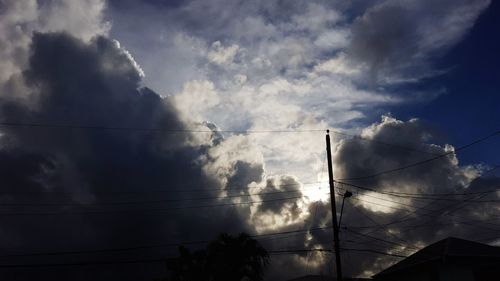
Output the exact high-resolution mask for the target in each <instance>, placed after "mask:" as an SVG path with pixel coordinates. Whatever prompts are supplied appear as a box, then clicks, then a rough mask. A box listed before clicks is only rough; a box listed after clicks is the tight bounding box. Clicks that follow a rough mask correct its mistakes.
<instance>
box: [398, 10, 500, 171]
mask: <svg viewBox="0 0 500 281" xmlns="http://www.w3.org/2000/svg"><path fill="white" fill-rule="evenodd" d="M499 13H500V4H499V3H498V2H495V1H493V2H492V3H491V5H490V6H489V8H488V9H487V10H486V11H485V12H484V13H483V14H482V15H481V16H480V17H479V18H478V20H477V21H476V23H475V25H474V27H472V29H471V30H470V31H469V32H468V34H467V35H466V36H465V37H464V38H463V40H461V41H460V42H458V43H457V45H455V46H454V47H452V48H451V49H450V50H449V51H447V52H446V53H444V54H443V56H442V57H439V58H436V60H435V61H434V64H435V65H436V66H437V67H439V68H444V69H450V70H449V71H447V73H445V74H443V75H439V76H437V77H433V78H431V79H425V80H424V81H422V82H420V83H418V84H417V85H415V87H421V88H424V89H425V88H433V87H444V88H445V89H446V93H445V94H442V95H440V96H438V97H437V98H436V99H434V100H432V101H430V102H424V103H417V104H411V105H409V106H405V107H401V108H398V107H395V108H393V109H391V111H392V112H393V113H394V115H395V116H398V117H399V118H402V119H408V118H413V117H417V118H421V119H423V120H425V121H426V122H428V123H430V124H432V126H436V127H437V128H438V129H439V130H440V131H442V132H443V133H444V134H445V136H444V137H445V139H446V141H448V142H450V143H453V144H457V145H460V144H466V143H468V142H470V141H472V140H473V139H474V138H475V137H476V136H481V135H485V134H488V133H490V132H494V131H496V130H498V124H500V114H498V109H499V107H498V105H499V104H500V95H499V93H498V89H500V72H498V71H496V68H497V67H498V65H499V64H500V56H498V50H500V38H498V36H495V35H494V34H495V32H497V30H499V28H500V21H499V18H498V15H499ZM498 144H499V142H498V139H493V140H491V141H489V142H487V143H485V144H483V145H480V146H477V147H473V148H470V149H468V150H467V151H466V152H463V153H462V154H461V156H463V158H461V160H462V161H464V162H465V163H474V162H485V163H488V164H491V165H495V164H498V163H499V162H500V158H499V156H498V153H496V151H498Z"/></svg>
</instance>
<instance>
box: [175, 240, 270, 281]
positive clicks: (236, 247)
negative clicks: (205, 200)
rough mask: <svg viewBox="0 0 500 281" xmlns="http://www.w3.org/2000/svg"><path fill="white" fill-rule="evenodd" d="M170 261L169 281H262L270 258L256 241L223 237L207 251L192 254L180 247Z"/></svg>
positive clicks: (210, 245)
mask: <svg viewBox="0 0 500 281" xmlns="http://www.w3.org/2000/svg"><path fill="white" fill-rule="evenodd" d="M179 254H180V255H179V257H177V258H175V259H172V260H169V261H168V262H167V269H168V270H169V272H170V277H169V278H167V279H166V280H169V281H202V280H203V281H241V280H248V281H261V280H263V276H264V270H265V268H266V267H267V265H268V264H269V255H268V253H267V251H266V249H264V248H263V247H262V246H261V245H260V244H259V243H258V242H257V241H256V240H255V239H252V238H251V237H250V236H248V235H247V234H244V233H241V234H239V235H237V236H231V235H229V234H221V235H220V236H219V237H218V238H217V239H216V240H215V241H213V242H211V243H210V244H209V245H208V247H207V249H206V250H199V251H196V252H193V253H191V252H190V251H189V250H188V249H186V248H185V247H183V246H181V247H180V248H179Z"/></svg>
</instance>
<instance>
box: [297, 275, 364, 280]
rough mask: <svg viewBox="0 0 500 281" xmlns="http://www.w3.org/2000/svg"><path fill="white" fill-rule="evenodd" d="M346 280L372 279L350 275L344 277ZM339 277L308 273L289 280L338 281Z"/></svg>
mask: <svg viewBox="0 0 500 281" xmlns="http://www.w3.org/2000/svg"><path fill="white" fill-rule="evenodd" d="M342 279H343V280H344V281H367V280H370V279H364V278H349V277H344V278H342ZM336 280H337V278H335V277H331V276H326V275H306V276H302V277H299V278H294V279H290V280H288V281H336Z"/></svg>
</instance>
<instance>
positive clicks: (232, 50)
mask: <svg viewBox="0 0 500 281" xmlns="http://www.w3.org/2000/svg"><path fill="white" fill-rule="evenodd" d="M239 48H240V47H239V46H238V45H231V46H229V47H224V46H223V45H222V43H221V42H220V41H215V42H214V43H213V44H212V49H211V50H210V51H209V52H208V54H207V58H208V60H209V61H210V62H212V63H215V64H221V65H223V64H230V63H232V62H233V60H234V57H235V56H236V54H237V52H238V50H239Z"/></svg>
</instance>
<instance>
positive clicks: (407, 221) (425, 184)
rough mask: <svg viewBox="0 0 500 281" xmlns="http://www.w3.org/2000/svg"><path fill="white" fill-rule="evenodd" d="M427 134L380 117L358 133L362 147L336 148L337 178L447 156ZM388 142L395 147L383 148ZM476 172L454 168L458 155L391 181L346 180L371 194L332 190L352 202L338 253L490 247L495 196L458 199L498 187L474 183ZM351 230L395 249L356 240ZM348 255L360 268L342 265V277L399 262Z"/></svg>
mask: <svg viewBox="0 0 500 281" xmlns="http://www.w3.org/2000/svg"><path fill="white" fill-rule="evenodd" d="M432 135H433V134H432V133H431V132H430V131H429V130H427V129H426V127H425V126H424V125H423V124H422V123H421V122H420V121H418V120H416V119H412V120H410V121H407V122H403V121H399V120H396V119H394V118H391V117H385V118H383V120H382V121H381V122H380V123H378V124H374V125H372V126H371V127H368V128H366V129H365V130H364V131H363V133H362V136H363V137H365V138H367V139H368V141H367V140H361V139H353V140H348V141H343V142H341V143H340V144H339V146H338V147H337V150H336V154H335V155H336V156H335V168H336V175H335V176H336V178H351V177H359V176H365V175H371V174H374V173H377V172H380V171H384V170H389V169H393V168H395V167H401V166H405V165H408V164H411V163H415V162H418V161H421V160H424V159H429V158H432V157H435V156H436V155H439V154H444V153H446V152H448V151H452V149H453V147H451V146H448V147H447V146H440V145H435V144H432V140H433V139H432ZM371 140H373V141H371ZM389 142H390V143H391V144H394V145H396V146H397V147H396V146H388V145H384V144H383V143H389ZM481 170H485V169H484V168H483V169H481V168H478V167H472V166H460V165H459V162H458V159H457V158H456V155H455V154H454V153H451V154H450V155H448V156H447V157H443V158H441V159H438V160H436V161H431V162H428V163H426V164H425V165H419V166H416V167H413V168H409V169H405V170H403V171H399V172H396V173H392V174H390V175H382V176H377V177H373V178H368V179H364V180H351V181H350V180H345V181H346V182H347V183H353V184H355V185H359V186H362V187H368V188H372V189H374V190H375V192H370V191H366V190H363V189H358V188H355V187H352V186H349V185H348V184H342V183H338V184H337V188H340V190H341V193H343V191H344V190H350V191H352V192H353V193H354V195H353V197H351V198H348V199H346V201H347V205H346V208H345V209H344V216H343V219H342V222H343V225H344V226H343V227H347V228H348V230H346V229H343V228H342V229H341V232H342V241H344V242H343V243H342V244H343V247H346V248H371V249H374V250H379V251H380V250H381V251H386V252H392V253H395V254H400V255H408V254H410V253H412V252H414V251H415V250H417V249H418V248H420V247H422V246H425V245H428V244H430V243H432V242H434V241H437V240H440V239H444V238H446V237H448V236H457V237H462V238H465V239H472V240H481V239H486V240H481V241H483V242H489V241H491V240H492V238H491V236H492V235H493V234H494V233H495V231H498V224H496V221H497V218H498V213H499V209H498V206H497V203H495V202H496V201H497V200H498V199H499V197H498V192H489V193H484V194H480V193H479V194H476V195H467V196H464V195H460V193H464V192H482V191H487V190H494V189H498V187H499V186H500V179H499V178H497V177H490V178H488V177H487V174H485V175H484V178H483V177H481V178H478V175H480V174H481ZM486 171H487V169H486ZM341 181H342V180H341ZM376 191H382V192H387V191H393V192H403V193H411V194H417V195H418V194H420V195H421V196H424V197H426V196H427V199H425V198H424V199H418V198H414V197H413V198H412V197H395V196H389V195H385V194H381V193H378V192H376ZM440 193H445V194H448V195H446V196H438V197H436V196H434V197H431V198H429V194H431V195H432V194H440ZM337 199H338V203H337V204H340V203H341V200H340V198H337ZM337 206H339V205H337ZM490 222H491V223H490ZM385 224H388V225H385ZM377 225H382V227H377ZM350 230H352V231H355V232H361V233H364V234H368V235H371V236H375V237H378V238H382V239H385V240H390V241H393V242H395V243H399V244H400V245H397V244H394V243H392V244H391V243H386V242H382V241H380V240H374V239H371V238H369V237H366V236H362V235H361V236H360V235H358V234H356V233H353V232H350ZM488 238H489V239H490V240H488ZM358 242H364V243H365V244H359V243H358ZM350 255H351V258H352V259H353V260H358V261H359V262H361V264H357V266H347V268H348V272H350V273H352V274H361V273H363V270H368V269H370V270H372V271H371V273H376V271H377V268H378V270H380V269H383V268H384V267H385V266H387V265H388V263H389V262H390V261H392V262H394V261H396V260H397V259H395V258H390V257H383V256H378V257H377V256H370V255H364V254H359V253H356V252H352V253H350ZM366 273H370V272H365V274H366Z"/></svg>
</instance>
